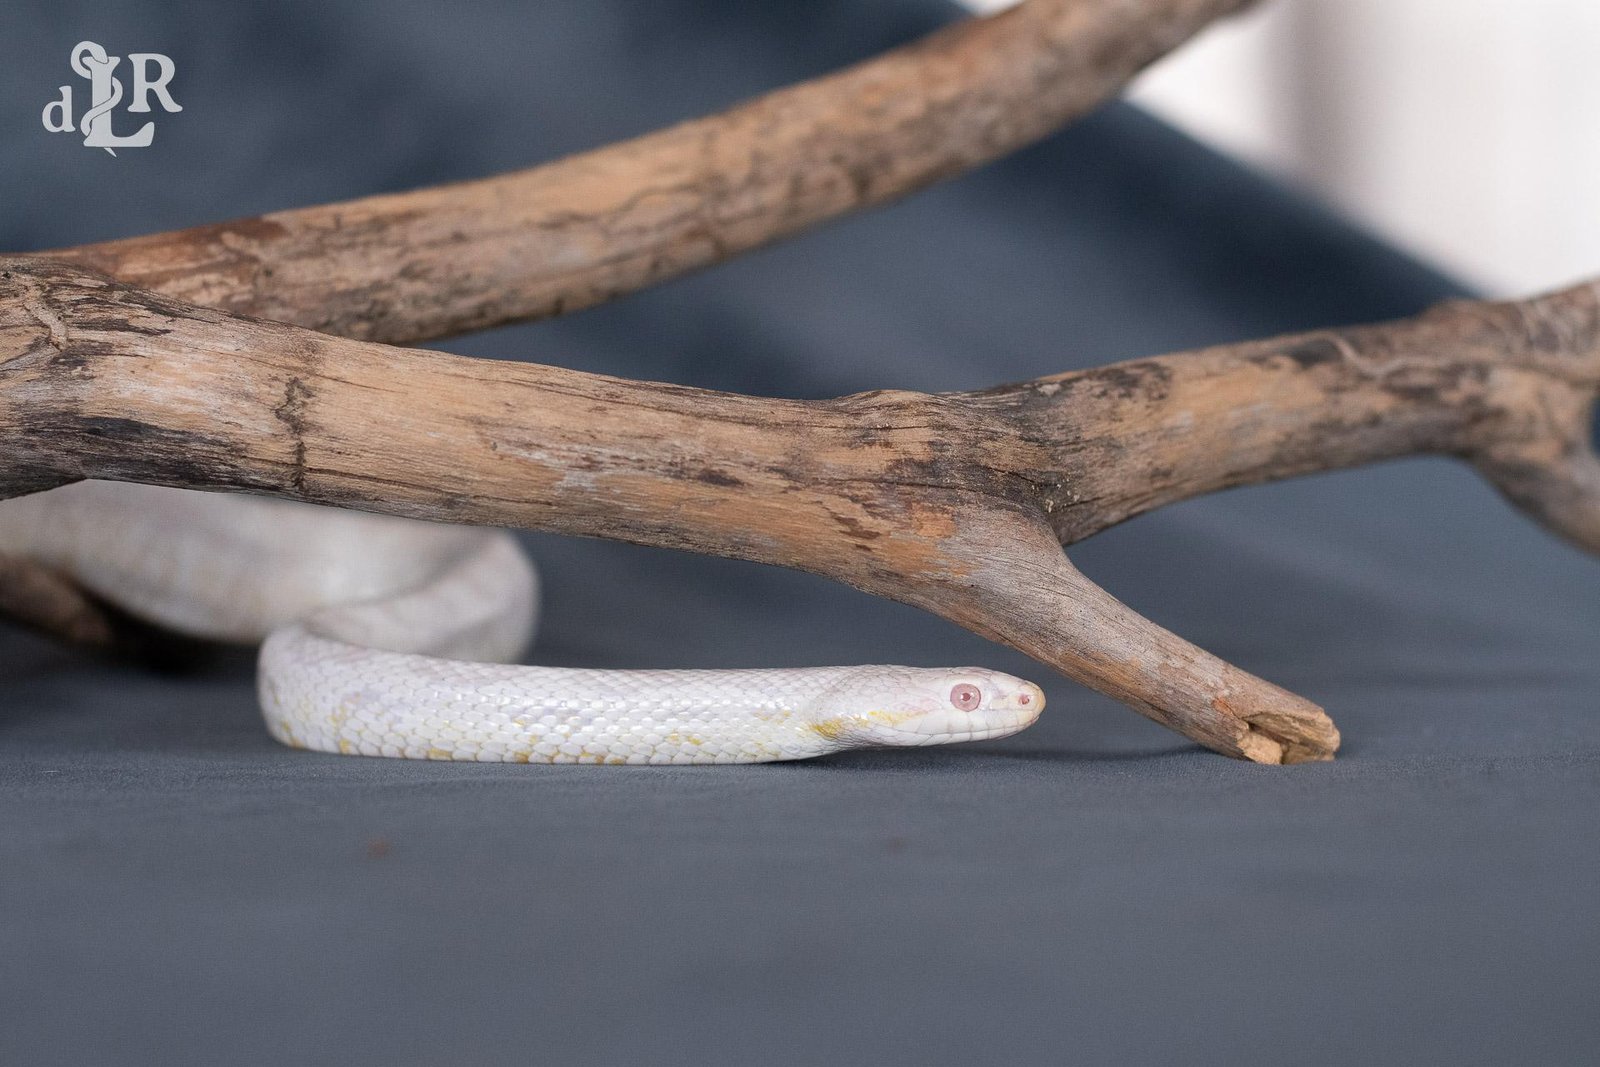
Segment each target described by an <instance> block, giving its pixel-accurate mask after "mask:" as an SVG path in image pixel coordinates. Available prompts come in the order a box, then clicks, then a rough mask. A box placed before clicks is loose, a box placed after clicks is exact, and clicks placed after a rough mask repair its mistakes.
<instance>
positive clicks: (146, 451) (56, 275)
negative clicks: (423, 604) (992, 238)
mask: <svg viewBox="0 0 1600 1067" xmlns="http://www.w3.org/2000/svg"><path fill="white" fill-rule="evenodd" d="M0 358H4V360H5V361H4V362H3V363H0V426H4V427H5V428H6V431H7V435H8V441H9V442H10V445H11V451H10V455H9V459H10V462H9V464H8V465H7V469H6V470H5V471H4V472H0V494H16V493H20V492H27V491H31V490H36V489H40V488H44V487H46V486H49V485H53V484H59V483H63V482H67V481H72V480H75V479H80V478H111V479H122V480H131V481H141V482H149V483H154V484H163V485H175V486H187V487H191V488H202V489H219V490H244V491H250V492H259V493H270V494H275V495H280V496H289V497H295V498H298V499H302V500H308V501H314V502H317V503H322V504H331V505H336V506H342V507H357V508H363V509H367V510H374V511H385V512H390V513H394V514H400V515H410V516H415V517H420V518H431V519H444V520H449V521H455V522H472V523H481V524H489V525H506V526H518V527H525V528H534V529H545V530H554V531H558V532H563V533H570V534H583V535H593V536H603V537H611V538H619V539H623V540H628V541H635V542H639V543H644V544H654V545H666V546H672V547H677V548H686V549H691V550H694V551H699V552H709V553H714V554H718V555H725V556H735V557H739V558H743V559H751V560H758V561H761V562H766V563H773V564H778V565H783V566H792V567H798V568H801V569H804V570H808V571H813V572H815V573H818V574H822V575H826V576H829V577H832V578H835V579H838V580H840V581H843V582H847V583H849V584H851V585H854V586H856V587H858V588H861V589H864V590H866V591H868V592H872V593H876V594H878V595H881V596H886V597H891V598H894V599H898V600H902V601H905V602H907V603H911V604H915V605H918V606H921V607H924V608H927V609H928V610H931V611H934V612H936V613H938V614H940V615H943V616H945V617H946V618H949V619H952V620H953V621H955V622H957V623H959V624H961V625H963V626H966V627H968V628H969V629H972V630H974V631H976V632H978V633H980V634H984V635H985V636H988V637H991V638H994V639H996V640H999V641H1003V642H1005V643H1007V644H1010V645H1012V646H1014V647H1016V648H1019V649H1021V650H1022V651H1024V652H1026V653H1028V654H1029V655H1032V656H1034V657H1035V658H1037V659H1039V660H1040V661H1041V662H1044V663H1047V664H1049V665H1051V666H1053V667H1055V668H1057V669H1059V670H1061V671H1062V672H1063V673H1065V674H1067V675H1068V676H1069V677H1072V678H1074V679H1077V680H1078V681H1081V682H1083V683H1085V684H1087V685H1090V686H1093V687H1094V688H1096V689H1099V690H1101V691H1102V692H1105V693H1108V694H1110V695H1112V696H1115V697H1117V698H1119V699H1121V700H1124V701H1125V702H1127V703H1129V704H1130V705H1132V706H1133V707H1135V708H1136V709H1138V710H1139V711H1141V712H1143V713H1144V714H1146V715H1149V716H1150V717H1152V718H1154V719H1156V720H1157V721H1160V722H1162V723H1165V724H1166V725H1168V726H1171V727H1173V728H1174V729H1177V730H1179V731H1181V732H1183V733H1185V734H1186V735H1188V736H1190V737H1192V738H1195V739H1196V740H1198V741H1200V742H1202V743H1204V744H1206V745H1209V746H1210V747H1212V748H1214V749H1216V750H1218V751H1221V752H1225V753H1227V754H1229V755H1233V756H1239V757H1245V758H1249V759H1254V760H1258V761H1262V762H1297V761H1302V760H1308V759H1322V758H1327V757H1328V756H1330V755H1331V754H1332V752H1333V751H1334V749H1335V747H1336V746H1337V743H1338V734H1337V731H1335V730H1334V728H1333V725H1332V723H1331V722H1329V720H1328V719H1327V717H1326V716H1325V715H1323V713H1322V712H1321V710H1320V709H1318V708H1317V707H1315V706H1314V705H1312V704H1310V703H1309V702H1307V701H1305V700H1303V699H1301V698H1299V697H1297V696H1294V695H1293V694H1290V693H1287V692H1285V691H1284V690H1282V689H1279V688H1278V687H1276V686H1273V685H1271V684H1269V683H1267V682H1264V681H1261V680H1260V679H1257V678H1255V677H1253V676H1251V675H1249V674H1246V673H1245V672H1243V671H1240V670H1239V669H1237V668H1235V667H1232V666H1230V665H1228V664H1226V663H1223V662H1222V661H1220V660H1218V659H1216V658H1215V657H1212V656H1210V655H1208V654H1207V653H1205V652H1202V651H1201V650H1199V649H1197V648H1195V647H1194V646H1192V645H1190V644H1188V643H1187V642H1185V641H1183V640H1181V639H1180V638H1178V637H1175V636H1174V635H1172V634H1170V633H1167V632H1166V631H1164V630H1162V629H1160V628H1159V627H1157V626H1155V625H1154V624H1152V623H1150V622H1149V621H1148V620H1145V619H1143V618H1142V617H1140V616H1139V615H1137V614H1136V613H1134V612H1132V611H1131V610H1129V609H1128V608H1126V607H1125V606H1123V605H1122V604H1120V603H1118V602H1117V601H1116V600H1115V599H1113V598H1112V597H1111V596H1110V595H1108V594H1107V593H1105V592H1104V591H1103V590H1101V589H1100V588H1098V587H1097V586H1095V585H1094V584H1093V583H1091V582H1089V581H1088V580H1087V579H1086V578H1084V577H1083V576H1082V575H1081V574H1079V573H1078V571H1077V570H1076V569H1074V568H1073V567H1072V566H1071V564H1070V563H1069V562H1068V561H1067V559H1066V557H1065V555H1064V554H1063V552H1062V551H1061V546H1062V545H1064V544H1070V543H1072V542H1075V541H1078V540H1081V539H1083V538H1085V537H1088V536H1090V535H1092V534H1094V533H1096V532H1098V531H1100V530H1103V529H1105V528H1107V527H1108V526H1111V525H1113V524H1115V523H1118V522H1121V521H1123V520H1124V519H1127V518H1129V517H1131V516H1134V515H1137V514H1140V513H1141V512H1144V511H1147V510H1149V509H1151V508H1154V507H1158V506H1160V505H1162V504H1165V503H1170V502H1173V501H1176V500H1181V499H1185V498H1187V497H1191V496H1194V495H1197V494H1200V493H1207V492H1213V491H1215V490H1218V489H1223V488H1227V487H1229V486H1234V485H1242V484H1247V483H1252V482H1261V481H1266V480H1270V479H1274V478H1282V477H1288V476H1291V475H1296V474H1302V473H1307V472H1310V471H1315V470H1326V469H1332V468H1338V467H1348V466H1352V465H1355V464H1360V463H1366V462H1371V461H1375V460H1380V459H1386V458H1391V457H1396V456H1402V455H1408V454H1413V453H1437V454H1446V455H1455V456H1460V457H1463V458H1465V459H1468V460H1470V461H1472V462H1474V463H1476V464H1477V465H1478V467H1479V469H1480V470H1482V471H1484V473H1485V474H1486V475H1488V476H1489V477H1490V478H1491V479H1492V480H1494V481H1495V483H1496V484H1497V485H1499V486H1500V487H1501V489H1502V490H1503V491H1504V492H1505V493H1506V495H1507V496H1508V497H1510V498H1511V499H1512V500H1513V501H1515V502H1516V503H1518V504H1519V505H1520V506H1522V507H1523V508H1524V509H1526V510H1528V511H1529V512H1530V513H1531V514H1533V515H1534V517H1535V518H1537V519H1539V520H1540V521H1542V522H1544V523H1546V524H1547V525H1550V526H1551V527H1552V528H1554V529H1555V530H1556V531H1557V532H1559V533H1561V534H1563V535H1565V536H1567V537H1568V538H1569V539H1571V540H1572V541H1574V542H1575V543H1577V544H1579V545H1582V546H1585V547H1588V548H1590V549H1595V548H1596V547H1597V546H1600V479H1597V478H1596V476H1595V471H1596V464H1597V462H1600V461H1597V460H1596V459H1595V456H1594V454H1593V451H1592V449H1591V446H1590V442H1589V437H1588V432H1589V425H1590V423H1589V419H1590V417H1591V415H1592V411H1593V406H1594V400H1595V394H1596V391H1597V389H1600V286H1580V287H1578V288H1574V289H1571V290H1568V291H1565V292H1561V293H1556V294H1553V295H1550V296H1546V297H1541V298H1536V299H1532V300H1527V301H1522V302H1517V303H1508V304H1487V303H1467V302H1463V303H1455V304H1450V305H1444V306H1441V307H1440V308H1437V309H1435V310H1433V311H1431V312H1429V313H1427V314H1425V315H1422V316H1419V317H1417V318H1415V319H1410V320H1405V321H1401V322H1395V323H1389V324H1385V325H1377V326H1367V327H1358V328H1352V329H1341V330H1329V331H1321V332H1317V333H1311V334H1303V335H1297V336H1291V337H1286V338H1280V339H1276V340H1270V341H1260V342H1255V343H1250V344H1243V345H1232V346H1225V347H1220V348H1213V349H1207V350H1203V351H1199V352H1193V353H1187V354H1179V355H1169V356H1160V357H1156V358H1152V359H1145V360H1137V361H1134V362H1131V363H1122V364H1117V365H1114V366H1109V367H1102V368H1098V369H1095V370H1089V371H1081V372H1074V373H1070V374H1065V375H1060V376H1056V377H1052V378H1045V379H1040V380H1037V381H1033V382H1028V383H1024V384H1020V385H1014V386H1006V387H1002V388H998V389H993V390H988V391H984V392H976V393H952V394H942V395H924V394H918V393H907V392H875V393H864V394H860V395H857V396H849V397H843V398H840V399H837V400H830V401H812V402H803V401H792V400H765V399H757V398H752V397H744V396H735V395H731V394H726V393H717V392H711V391H707V390H700V389H690V388H684V387H680V386H673V385H662V384H652V383H645V382H632V381H624V380H620V379H615V378H608V377H603V376H599V375H592V374H584V373H580V372H576V371H569V370H562V369H558V368H553V367H542V366H533V365H527V364H515V363H501V362H489V361H482V360H474V359H467V358H463V357H456V356H448V355H443V354H440V353H432V352H422V351H414V350H407V349H399V348H391V347H387V346H384V345H379V344H373V343H367V342H360V341H351V340H344V339H340V338H335V337H330V336H325V335H321V334H316V333H312V332H309V331H306V330H303V329H300V328H297V327H294V326H289V325H284V324H278V323H272V322H261V321H250V320H240V319H235V318H233V317H231V316H228V315H226V314H223V313H220V312H217V311H213V310H208V309H203V308H199V307H195V306H193V305H190V304H187V303H184V302H182V301H179V300H175V299H173V298H171V297H167V296H162V295H159V294H155V293H151V292H148V291H143V290H138V289H134V288H131V287H128V286H125V285H121V284H118V283H115V282H113V281H111V280H110V279H107V278H104V277H102V276H99V275H95V274H93V273H90V272H86V271H83V270H80V269H77V268H74V267H71V266H68V265H65V264H61V263H57V262H52V261H49V260H43V259H30V258H16V259H12V260H8V261H0ZM420 398H426V403H425V407H422V408H419V399H420Z"/></svg>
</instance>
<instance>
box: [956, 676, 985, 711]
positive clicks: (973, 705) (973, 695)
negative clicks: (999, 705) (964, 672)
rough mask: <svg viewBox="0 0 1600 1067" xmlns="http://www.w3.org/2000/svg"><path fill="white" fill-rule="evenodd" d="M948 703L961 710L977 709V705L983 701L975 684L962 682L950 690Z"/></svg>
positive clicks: (981, 694) (980, 692)
mask: <svg viewBox="0 0 1600 1067" xmlns="http://www.w3.org/2000/svg"><path fill="white" fill-rule="evenodd" d="M950 703H952V704H954V705H955V706H956V707H957V708H959V709H960V710H962V711H977V710H978V705H979V704H981V703H983V693H982V691H980V690H979V689H978V687H977V686H975V685H968V684H967V683H966V682H962V683H961V684H960V685H958V686H956V687H955V688H954V689H952V690H950Z"/></svg>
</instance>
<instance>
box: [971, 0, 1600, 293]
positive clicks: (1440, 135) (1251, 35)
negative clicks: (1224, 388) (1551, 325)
mask: <svg viewBox="0 0 1600 1067" xmlns="http://www.w3.org/2000/svg"><path fill="white" fill-rule="evenodd" d="M968 2H969V4H970V5H971V6H973V7H975V8H978V9H983V10H988V9H994V8H999V7H1003V6H1007V2H1006V0H968ZM1130 96H1131V98H1132V99H1133V100H1135V101H1137V102H1138V103H1140V104H1142V105H1144V106H1145V107H1147V108H1149V109H1151V110H1152V111H1155V112H1156V113H1158V114H1160V115H1161V116H1162V117H1164V118H1165V119H1167V120H1168V121H1170V122H1172V123H1174V124H1175V125H1178V126H1180V127H1182V128H1183V129H1185V130H1187V131H1188V132H1190V133H1191V134H1193V135H1195V136H1197V137H1199V138H1201V139H1203V140H1206V141H1209V142H1211V143H1212V144H1214V145H1216V146H1218V147H1219V148H1222V149H1223V150H1225V151H1228V152H1231V153H1233V154H1235V155H1237V156H1240V157H1242V158H1244V159H1246V160H1248V161H1250V162H1251V163H1254V164H1256V165H1258V166H1260V167H1263V168H1265V169H1268V170H1270V171H1273V172H1274V173H1276V174H1278V175H1281V176H1283V177H1285V178H1287V179H1289V180H1291V181H1293V182H1296V183H1299V184H1300V185H1302V186H1304V187H1306V188H1309V189H1310V190H1312V191H1313V192H1314V193H1315V194H1316V195H1318V196H1320V197H1322V198H1323V199H1324V200H1326V201H1327V202H1329V203H1331V204H1333V205H1334V206H1335V207H1337V208H1338V209H1339V210H1341V211H1343V212H1344V213H1346V214H1347V215H1349V216H1351V217H1353V218H1354V219H1355V220H1356V221H1358V222H1359V223H1361V224H1364V225H1365V226H1367V227H1368V228H1370V229H1373V230H1376V231H1377V232H1379V233H1380V234H1382V235H1383V236H1385V237H1386V238H1388V239H1389V240H1390V241H1391V242H1393V243H1395V244H1397V245H1399V246H1401V247H1403V248H1406V249H1408V250H1410V251H1411V252H1414V253H1416V254H1418V255H1420V256H1422V257H1423V258H1425V259H1429V260H1431V261H1433V262H1434V263H1436V264H1438V265H1440V266H1442V267H1444V268H1445V269H1446V270H1449V271H1451V272H1453V273H1454V274H1456V276H1457V277H1460V278H1461V279H1463V280H1464V281H1467V282H1469V283H1471V284H1474V285H1476V286H1478V287H1479V288H1481V289H1483V290H1484V291H1486V292H1489V293H1495V294H1508V293H1517V292H1527V291H1531V290H1537V289H1541V288H1548V287H1552V286H1556V285H1560V284H1563V283H1565V282H1569V281H1574V280H1577V279H1578V278H1580V277H1584V276H1587V275H1590V274H1594V273H1600V0H1263V2H1262V3H1261V4H1260V5H1259V6H1258V7H1257V8H1256V9H1255V10H1254V11H1253V12H1251V13H1249V14H1246V15H1244V16H1241V17H1238V18H1236V19H1234V20H1232V21H1230V22H1227V23H1224V24H1222V25H1220V26H1218V27H1216V28H1214V29H1212V30H1210V31H1209V32H1208V33H1206V34H1205V35H1203V36H1202V37H1200V38H1197V39H1196V40H1195V41H1194V42H1193V43H1191V44H1190V45H1188V46H1187V47H1186V48H1185V49H1184V50H1183V51H1182V52H1180V53H1178V54H1176V55H1174V56H1172V57H1171V58H1169V59H1167V60H1165V61H1163V62H1162V63H1160V64H1158V65H1157V66H1156V67H1154V68H1152V69H1151V70H1150V71H1149V72H1147V73H1146V74H1145V75H1144V77H1143V78H1141V79H1140V80H1139V82H1137V83H1136V84H1135V86H1134V88H1133V90H1132V92H1131V93H1130Z"/></svg>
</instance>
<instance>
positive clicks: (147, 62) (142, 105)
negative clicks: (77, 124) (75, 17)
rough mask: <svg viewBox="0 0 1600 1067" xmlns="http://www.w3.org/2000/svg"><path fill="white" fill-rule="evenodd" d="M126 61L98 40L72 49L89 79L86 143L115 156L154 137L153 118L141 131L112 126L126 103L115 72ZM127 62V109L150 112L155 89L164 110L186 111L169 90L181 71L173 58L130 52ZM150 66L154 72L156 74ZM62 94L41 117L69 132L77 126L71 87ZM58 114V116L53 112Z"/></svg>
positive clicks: (51, 127)
mask: <svg viewBox="0 0 1600 1067" xmlns="http://www.w3.org/2000/svg"><path fill="white" fill-rule="evenodd" d="M121 62H122V57H121V56H109V55H107V54H106V50H105V49H104V48H102V47H100V46H99V45H97V44H95V43H94V42H93V41H83V42H81V43H79V44H78V46H77V47H76V48H74V49H73V50H72V69H73V71H74V72H76V73H77V75H78V76H79V77H80V78H87V79H89V93H90V97H91V98H92V101H93V102H92V103H91V105H90V107H89V110H88V111H85V112H84V113H83V121H82V129H83V143H84V145H86V146H87V147H89V148H104V149H105V150H106V151H107V152H110V153H111V154H112V155H113V156H114V155H116V154H117V153H116V149H118V148H148V147H149V146H150V142H151V141H153V140H155V136H156V124H155V122H154V120H152V121H150V122H146V123H145V124H144V125H143V126H142V127H140V128H139V130H138V132H137V133H130V134H122V135H119V134H117V133H114V132H113V131H112V129H111V110H112V109H113V108H115V107H116V106H117V105H118V104H119V103H121V102H122V79H121V78H118V77H115V76H114V75H113V73H112V72H113V71H115V70H116V69H117V64H119V63H121ZM128 66H129V68H130V69H131V70H132V71H133V100H132V102H131V103H129V104H128V110H129V111H130V112H133V113H136V114H147V113H149V111H150V94H151V93H154V94H155V96H156V99H157V100H159V101H160V103H161V107H162V109H163V110H166V111H169V112H178V111H182V110H183V108H181V107H179V106H178V102H177V101H176V100H174V99H172V94H171V93H170V92H168V91H167V83H168V82H170V81H172V76H173V75H174V74H176V73H177V68H176V67H175V66H174V65H173V62H172V60H171V59H169V58H167V57H166V56H164V55H160V54H158V53H155V52H130V53H129V54H128ZM151 67H154V68H155V76H154V77H152V76H151V73H150V71H151ZM60 91H61V95H60V96H59V97H57V98H56V99H54V100H52V101H50V102H49V103H48V104H46V105H45V106H44V112H43V113H42V115H41V116H40V118H41V120H42V121H43V122H44V128H45V129H47V130H49V131H50V132H51V133H70V132H72V130H73V125H72V86H70V85H63V86H61V90H60ZM52 116H53V117H52Z"/></svg>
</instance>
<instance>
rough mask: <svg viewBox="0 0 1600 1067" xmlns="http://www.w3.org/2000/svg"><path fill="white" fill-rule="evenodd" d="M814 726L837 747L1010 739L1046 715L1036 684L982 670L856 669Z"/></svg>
mask: <svg viewBox="0 0 1600 1067" xmlns="http://www.w3.org/2000/svg"><path fill="white" fill-rule="evenodd" d="M812 710H813V716H814V717H813V720H812V727H811V728H812V729H814V730H815V731H817V733H819V734H821V735H822V736H823V737H825V738H828V739H829V740H831V741H834V742H835V743H837V744H838V746H839V747H840V748H869V747H875V746H904V745H944V744H950V743H952V742H956V741H986V740H989V739H990V738H995V737H1006V736H1008V735H1010V734H1014V733H1016V732H1017V731H1018V730H1021V729H1023V728H1025V727H1028V726H1031V725H1032V724H1033V721H1034V720H1035V719H1037V718H1038V717H1039V712H1041V711H1043V710H1044V693H1043V692H1042V691H1041V690H1040V689H1039V687H1038V686H1036V685H1034V684H1033V683H1032V682H1028V681H1024V680H1023V679H1021V678H1013V677H1012V676H1011V675H1009V674H1001V673H1000V672H999V671H991V670H985V669H984V668H982V667H959V668H953V669H952V668H942V667H941V668H918V667H859V668H853V669H852V670H851V671H850V672H849V673H848V674H847V675H846V676H845V677H844V678H842V679H840V680H839V681H838V682H836V683H834V684H833V685H831V686H829V687H828V688H827V690H826V691H824V692H823V693H822V694H821V695H820V696H819V697H818V699H817V701H816V703H815V704H814V705H813V709H812Z"/></svg>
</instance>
